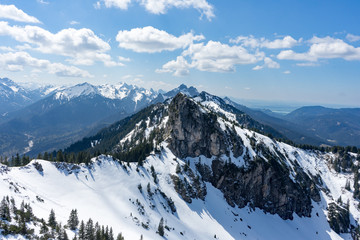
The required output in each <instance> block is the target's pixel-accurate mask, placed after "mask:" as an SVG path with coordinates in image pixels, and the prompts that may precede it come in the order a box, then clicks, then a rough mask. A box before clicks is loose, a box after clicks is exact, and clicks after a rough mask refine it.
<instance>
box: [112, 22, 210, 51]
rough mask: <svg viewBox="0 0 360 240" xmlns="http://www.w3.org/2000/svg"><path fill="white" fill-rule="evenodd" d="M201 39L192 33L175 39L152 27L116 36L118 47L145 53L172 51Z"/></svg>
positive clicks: (201, 37) (122, 32)
mask: <svg viewBox="0 0 360 240" xmlns="http://www.w3.org/2000/svg"><path fill="white" fill-rule="evenodd" d="M203 39H204V36H202V35H194V34H193V33H192V32H190V33H187V34H183V35H181V36H179V37H176V36H174V35H171V34H169V33H167V32H166V31H163V30H159V29H156V28H154V27H152V26H148V27H144V28H133V29H131V30H129V31H127V30H124V31H119V32H118V34H117V36H116V41H118V42H119V47H121V48H125V49H129V50H133V51H135V52H147V53H155V52H162V51H173V50H175V49H179V48H185V47H187V46H189V45H190V44H192V43H193V42H194V41H200V40H203Z"/></svg>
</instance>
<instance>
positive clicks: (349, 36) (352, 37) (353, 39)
mask: <svg viewBox="0 0 360 240" xmlns="http://www.w3.org/2000/svg"><path fill="white" fill-rule="evenodd" d="M346 39H347V40H349V41H350V42H357V41H360V36H357V35H353V34H350V33H348V34H347V35H346Z"/></svg>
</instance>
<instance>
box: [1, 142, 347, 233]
mask: <svg viewBox="0 0 360 240" xmlns="http://www.w3.org/2000/svg"><path fill="white" fill-rule="evenodd" d="M35 161H36V162H38V163H40V164H41V165H42V167H43V169H44V170H43V172H39V171H37V170H36V169H35V167H34V165H33V162H34V161H32V162H31V163H30V164H29V165H28V166H26V167H21V168H10V169H9V171H6V170H5V169H6V168H5V167H2V168H1V169H2V170H1V174H0V179H1V180H0V195H1V196H0V197H1V198H2V197H3V196H6V195H9V196H13V197H14V198H15V200H16V202H17V203H20V202H21V201H22V200H24V201H25V202H30V203H31V206H32V207H33V210H34V213H35V215H38V216H39V217H43V218H44V219H47V218H48V215H49V212H50V210H51V209H54V210H55V213H56V218H57V220H58V221H60V222H62V223H63V224H66V221H67V219H68V216H69V213H70V211H71V209H74V208H76V209H77V210H78V213H79V218H80V219H83V220H84V221H85V220H87V219H88V218H92V219H93V220H94V221H95V222H96V221H98V222H99V223H100V224H102V225H109V226H112V227H113V229H114V233H116V234H117V233H119V232H122V233H123V235H124V236H125V239H139V238H140V235H141V234H142V235H143V237H144V239H162V237H160V236H159V235H158V234H156V231H157V227H158V224H159V221H160V219H161V217H163V218H164V220H165V223H166V224H165V225H166V226H168V227H169V229H170V231H169V230H165V236H166V238H167V239H214V238H215V237H216V239H293V240H295V239H299V240H300V239H325V240H326V239H329V240H330V239H351V238H350V236H349V235H342V236H339V235H337V234H336V233H335V232H334V231H332V230H331V229H330V227H329V225H328V223H327V220H326V215H325V207H324V206H325V201H326V199H328V198H329V197H328V196H324V195H323V200H322V202H321V203H320V204H317V203H313V206H314V209H313V213H312V217H311V218H299V217H298V216H297V215H296V214H294V220H286V221H284V220H282V219H281V218H280V217H279V216H277V215H271V214H265V213H264V212H263V211H262V210H260V209H256V210H251V209H249V208H247V207H246V208H243V209H239V208H232V207H230V206H229V205H228V204H227V203H226V201H225V200H224V198H223V194H222V193H221V192H220V191H219V190H217V189H216V188H214V187H213V186H212V185H211V184H208V183H207V195H206V198H205V201H202V200H197V199H195V200H193V202H192V203H191V204H188V203H186V202H185V201H183V200H182V199H181V197H180V196H179V195H178V194H177V193H176V191H175V190H174V187H173V184H172V180H171V178H170V174H175V169H176V165H177V163H180V165H183V164H184V162H183V161H182V160H180V159H177V158H176V157H175V156H174V155H173V154H172V153H171V151H170V150H168V149H167V148H166V147H165V148H164V150H163V152H162V154H161V155H153V156H150V157H148V158H147V160H146V162H145V163H144V166H143V167H140V168H139V169H138V171H136V165H135V164H130V167H129V166H124V165H121V164H119V163H118V162H116V161H113V160H112V158H110V157H106V156H101V157H99V158H98V159H93V161H94V164H93V166H92V167H91V168H87V167H86V166H85V165H82V166H81V167H80V168H79V169H77V168H76V165H66V164H56V163H50V162H47V161H43V160H35ZM194 161H195V160H194ZM56 165H58V167H56ZM191 165H192V166H193V164H191ZM74 166H75V167H74ZM151 166H154V168H155V171H156V172H157V178H158V179H159V181H158V184H156V183H154V180H153V177H152V174H151V170H150V168H151ZM71 169H73V170H71ZM193 170H194V171H195V168H194V169H193ZM329 174H330V175H329V176H330V177H331V178H333V177H336V176H335V175H333V174H331V172H329ZM331 180H336V179H331ZM339 180H341V177H339ZM341 182H342V181H341ZM148 183H150V186H151V192H152V193H153V195H152V196H149V193H148V191H147V185H148ZM139 184H141V186H142V192H140V191H139V189H138V186H139ZM327 184H328V183H327ZM328 187H329V186H328ZM329 188H330V187H329ZM331 188H334V189H331ZM331 188H330V189H331V190H332V191H334V195H335V196H334V197H336V196H337V195H336V194H337V191H339V192H340V193H341V191H342V190H341V186H340V184H339V185H334V186H331ZM156 189H159V190H161V191H162V192H164V193H165V194H166V195H167V197H168V198H171V199H172V200H173V201H174V203H175V206H176V209H177V211H176V212H175V213H172V212H171V210H170V208H169V206H168V203H167V201H166V200H165V198H164V197H162V196H161V194H157V193H156V192H157V191H156ZM39 199H43V202H42V201H41V200H40V201H39ZM144 226H145V227H146V226H148V229H145V228H144ZM69 237H72V236H71V233H70V236H69ZM9 239H11V238H9Z"/></svg>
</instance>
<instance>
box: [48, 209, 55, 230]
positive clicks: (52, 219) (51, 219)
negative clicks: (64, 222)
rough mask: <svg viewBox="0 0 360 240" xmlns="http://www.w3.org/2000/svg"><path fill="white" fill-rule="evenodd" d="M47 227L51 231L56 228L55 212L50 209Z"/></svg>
mask: <svg viewBox="0 0 360 240" xmlns="http://www.w3.org/2000/svg"><path fill="white" fill-rule="evenodd" d="M48 225H49V226H50V227H51V228H52V229H55V227H56V218H55V212H54V210H53V209H51V211H50V215H49V220H48Z"/></svg>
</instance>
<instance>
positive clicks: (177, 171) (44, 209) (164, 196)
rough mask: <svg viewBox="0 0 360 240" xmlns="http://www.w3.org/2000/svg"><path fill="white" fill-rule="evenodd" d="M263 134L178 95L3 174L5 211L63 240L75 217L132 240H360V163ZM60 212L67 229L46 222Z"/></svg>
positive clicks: (342, 152)
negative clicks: (24, 213) (25, 214)
mask: <svg viewBox="0 0 360 240" xmlns="http://www.w3.org/2000/svg"><path fill="white" fill-rule="evenodd" d="M259 124H260V123H258V122H257V121H255V120H253V119H252V118H250V117H249V116H248V115H247V114H245V113H244V112H241V111H240V110H238V109H236V108H234V107H233V106H232V105H230V104H227V103H225V102H224V101H223V100H222V99H221V98H218V97H216V96H213V95H210V94H208V93H204V92H202V93H200V94H199V95H198V96H195V97H190V96H187V95H186V94H183V93H181V92H180V93H178V94H176V95H175V96H174V97H171V98H169V99H167V100H165V101H164V102H162V103H160V102H159V103H156V104H152V105H150V106H148V107H146V108H144V109H142V110H140V111H138V112H137V113H135V114H133V115H131V116H128V117H126V118H124V119H123V120H120V121H118V122H116V123H114V124H112V125H110V126H109V127H106V128H104V129H102V130H101V131H100V132H98V133H97V134H95V135H93V136H91V137H88V138H84V139H83V140H81V141H79V142H75V143H74V144H72V145H71V146H70V147H68V148H66V149H65V150H64V151H63V152H62V151H58V152H57V154H56V156H54V157H55V159H56V161H55V159H54V158H53V156H49V155H47V156H40V158H44V160H43V159H35V160H32V161H31V162H30V163H28V164H27V165H26V166H23V167H14V166H12V165H13V164H14V162H11V161H10V162H7V164H8V165H9V166H5V165H0V171H1V174H0V192H1V193H2V195H3V196H5V198H4V199H5V200H3V202H4V203H3V205H6V204H7V203H6V202H7V200H6V196H8V199H10V200H9V201H8V205H9V206H11V202H14V203H13V205H16V203H17V204H18V205H17V206H19V204H20V202H21V201H24V202H25V203H26V204H30V205H31V207H32V209H33V210H32V214H34V215H35V216H37V218H34V217H32V218H31V217H30V218H29V219H28V222H27V224H26V225H25V226H26V227H27V228H25V230H24V231H25V232H29V233H28V234H29V235H31V233H30V232H32V234H33V235H34V234H37V235H38V236H45V235H46V234H48V235H47V236H52V237H53V238H58V237H59V236H60V235H61V236H62V235H63V232H65V233H66V234H67V235H68V236H69V237H70V238H73V237H74V236H75V234H80V232H81V226H80V225H79V226H77V227H76V229H74V230H70V229H69V228H63V226H64V225H65V224H67V219H68V217H69V213H70V211H71V210H74V209H76V210H77V212H78V215H79V218H80V219H81V220H84V221H85V222H87V224H86V226H87V227H86V230H85V233H86V234H90V235H89V236H91V234H94V232H92V231H93V230H92V228H93V224H92V221H94V222H99V224H101V225H107V226H109V227H110V226H111V227H112V230H113V231H114V232H115V233H120V232H121V236H122V237H124V238H125V239H164V238H165V239H280V240H281V239H289V238H290V239H301V240H302V239H325V240H330V239H331V240H334V239H358V238H359V236H360V231H359V219H360V210H359V208H358V206H359V197H360V194H359V192H360V189H359V184H358V181H359V179H358V178H359V176H358V175H359V169H358V166H359V165H358V164H359V161H360V153H359V152H358V153H354V152H349V151H347V150H346V149H345V148H342V149H336V151H335V150H334V151H332V152H330V151H329V152H321V151H319V150H304V149H301V148H297V147H294V146H291V145H288V144H286V143H283V142H281V141H277V140H275V138H273V137H271V136H270V137H268V136H265V135H263V134H261V133H259V132H260V131H258V130H257V131H254V130H250V129H251V128H254V126H260V127H261V125H259ZM91 156H93V157H91ZM23 164H26V163H25V162H24V163H23ZM11 199H13V200H11ZM15 202H16V203H15ZM27 208H28V207H27ZM19 209H21V208H19ZM90 209H91V211H90ZM51 210H52V211H53V213H54V214H55V215H56V221H57V222H56V224H57V226H58V227H57V228H58V229H60V230H58V231H55V230H54V231H51V229H52V227H51V225H50V221H49V222H48V223H46V222H45V223H41V221H39V222H37V220H36V219H41V218H44V219H50V218H48V216H49V213H50V212H51ZM10 215H11V216H12V217H14V214H10ZM31 219H33V220H31ZM90 220H91V221H90ZM21 221H27V220H19V222H21ZM34 223H37V224H34ZM16 224H18V223H16V221H15V220H11V221H8V222H6V223H5V225H7V226H11V225H14V226H16ZM19 224H20V223H19ZM60 224H61V225H60ZM41 226H45V227H41ZM13 228H14V227H13ZM46 228H47V230H46ZM27 229H33V230H34V231H30V230H27ZM62 229H63V230H62ZM0 234H1V232H0ZM15 237H16V236H15ZM20 239H22V238H20Z"/></svg>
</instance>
